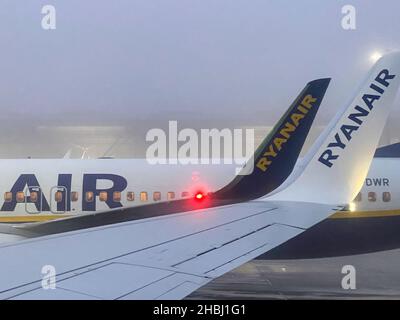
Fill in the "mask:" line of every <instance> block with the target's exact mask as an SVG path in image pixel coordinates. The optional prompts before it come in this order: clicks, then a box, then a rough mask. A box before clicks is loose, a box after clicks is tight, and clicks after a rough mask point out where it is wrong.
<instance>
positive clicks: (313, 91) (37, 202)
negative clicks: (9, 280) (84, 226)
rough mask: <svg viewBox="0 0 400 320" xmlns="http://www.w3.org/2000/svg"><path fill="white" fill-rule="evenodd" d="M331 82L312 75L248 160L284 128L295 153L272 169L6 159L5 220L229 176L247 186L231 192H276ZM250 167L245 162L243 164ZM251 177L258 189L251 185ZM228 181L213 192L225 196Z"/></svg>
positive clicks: (141, 199)
mask: <svg viewBox="0 0 400 320" xmlns="http://www.w3.org/2000/svg"><path fill="white" fill-rule="evenodd" d="M329 82H330V79H319V80H315V81H311V82H310V83H308V84H307V85H306V86H305V88H304V89H303V90H302V91H301V92H300V94H299V95H298V96H297V97H296V98H295V100H294V101H293V103H292V104H291V105H290V107H289V109H288V111H287V113H285V114H284V115H283V117H282V119H281V120H280V122H278V123H277V126H276V127H275V128H274V129H273V130H272V133H271V134H270V135H268V136H267V137H266V138H265V139H264V141H263V142H262V143H261V144H260V146H259V148H258V149H257V150H256V151H255V154H254V156H253V158H252V159H251V160H250V162H249V163H253V162H258V161H265V159H266V156H265V155H262V153H264V152H265V148H267V147H272V144H271V136H274V135H276V134H278V133H280V132H282V134H283V135H284V136H281V137H280V138H279V139H280V140H279V142H280V145H279V146H278V147H279V149H282V148H285V149H289V148H290V149H289V150H292V151H291V152H292V153H293V156H291V157H290V158H288V160H287V162H289V161H290V163H283V162H282V165H281V162H279V161H275V163H274V165H273V167H276V169H275V172H274V174H273V175H271V174H270V172H271V171H272V167H271V168H269V170H268V172H266V173H265V175H263V176H260V177H259V176H258V175H257V174H255V173H254V172H253V173H250V172H246V175H243V174H240V175H238V176H237V177H236V178H235V179H233V177H232V174H233V173H234V172H235V171H234V169H233V168H232V167H231V166H222V167H220V166H213V165H211V166H204V165H179V166H174V165H151V164H149V163H148V162H147V160H146V159H91V160H86V159H85V160H83V159H79V160H78V159H68V158H65V157H64V158H63V159H16V160H0V173H1V175H2V180H1V181H0V190H1V191H2V194H3V195H4V197H3V199H2V202H0V205H1V207H0V223H26V222H38V221H46V220H51V219H59V218H65V217H68V216H73V215H77V214H82V213H94V212H100V211H103V210H108V209H114V208H120V207H133V206H137V205H143V204H147V203H155V202H160V201H165V200H166V201H172V200H177V199H185V198H193V197H195V198H196V199H197V198H199V197H200V198H202V197H203V196H206V194H208V193H209V192H210V191H211V190H213V191H216V190H218V189H221V188H222V187H223V186H224V185H225V184H227V183H228V182H229V181H230V180H231V179H233V181H232V183H231V184H230V185H229V188H232V186H233V185H236V187H238V186H239V187H241V188H245V189H246V192H242V191H241V190H237V191H235V189H234V188H233V189H232V190H230V191H229V195H233V192H238V193H239V194H240V195H241V196H244V195H245V193H247V194H250V193H251V194H252V196H256V195H255V190H258V192H261V193H263V194H265V193H267V192H270V191H272V190H273V189H274V188H275V187H277V186H279V184H280V183H282V182H283V181H284V180H285V179H286V178H287V177H288V176H289V174H290V173H291V171H292V170H293V167H294V165H295V162H296V157H294V155H295V154H298V153H300V151H301V148H302V146H303V144H304V142H305V139H306V137H307V135H308V132H309V130H310V127H311V124H312V122H313V121H314V118H315V115H316V114H317V111H318V109H319V106H320V103H321V101H322V98H323V97H324V94H325V91H326V89H327V87H328V85H329ZM274 131H275V133H274ZM274 148H275V147H274ZM276 151H278V150H276ZM275 156H276V158H277V159H280V157H282V156H283V154H282V152H276V153H275ZM254 157H255V158H254ZM289 159H290V160H289ZM205 167H207V170H206V171H204V168H205ZM246 169H247V168H242V172H244V171H247V170H246ZM248 173H249V174H248ZM267 176H269V179H267V183H264V184H263V188H261V187H259V186H258V184H259V183H260V182H257V181H258V180H259V179H261V180H262V181H264V180H265V179H266V177H267ZM239 181H240V183H238V182H239ZM253 185H254V186H256V189H255V190H251V187H252V186H253ZM227 187H228V186H226V187H225V189H224V190H219V191H218V192H214V195H215V196H219V197H223V193H226V192H227V189H226V188H227ZM236 187H235V188H236ZM1 191H0V192H1ZM198 200H201V199H198ZM203 202H204V201H203ZM198 205H199V204H198ZM198 205H197V207H198ZM203 205H204V204H203Z"/></svg>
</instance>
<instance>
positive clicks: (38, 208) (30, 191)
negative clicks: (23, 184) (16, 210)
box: [25, 187, 43, 214]
mask: <svg viewBox="0 0 400 320" xmlns="http://www.w3.org/2000/svg"><path fill="white" fill-rule="evenodd" d="M42 204H43V194H42V190H41V189H40V187H29V188H26V189H25V211H26V212H27V213H30V214H35V213H41V212H42Z"/></svg>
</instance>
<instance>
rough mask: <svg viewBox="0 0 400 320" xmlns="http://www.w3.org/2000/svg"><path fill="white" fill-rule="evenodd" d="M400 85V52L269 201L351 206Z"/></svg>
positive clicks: (379, 66) (373, 74)
mask: <svg viewBox="0 0 400 320" xmlns="http://www.w3.org/2000/svg"><path fill="white" fill-rule="evenodd" d="M399 83H400V52H394V53H391V54H388V55H385V56H384V57H382V58H381V59H380V60H379V61H378V62H377V63H376V64H375V65H374V66H373V67H372V69H371V71H370V72H369V74H368V76H367V78H366V79H365V81H364V82H363V85H362V86H361V89H360V90H359V91H358V92H357V93H356V95H355V96H354V99H353V100H352V101H351V103H350V104H349V105H346V106H345V108H344V109H342V110H341V111H339V112H338V114H337V115H336V117H335V118H334V119H332V121H331V123H330V124H329V125H328V126H327V128H326V130H325V131H324V133H323V134H322V135H321V136H320V138H319V139H318V140H317V141H316V142H315V144H314V145H313V147H312V148H311V149H310V151H309V153H308V154H307V156H306V157H305V159H304V165H301V166H299V167H297V168H296V170H295V171H294V172H293V173H292V175H291V176H290V177H289V178H288V179H287V181H285V183H284V184H283V185H282V186H281V187H280V188H279V189H277V190H276V191H275V192H274V195H271V197H268V199H269V200H290V201H305V202H318V203H326V204H345V203H348V202H350V201H351V200H352V199H353V198H354V197H355V196H356V194H357V193H358V192H359V190H360V189H361V187H362V184H363V182H364V179H365V177H366V175H367V173H368V170H369V167H370V164H371V161H372V158H373V155H374V152H375V149H376V147H377V145H378V142H379V139H380V136H381V133H382V130H383V128H384V126H385V123H386V120H387V117H388V114H389V111H390V108H391V106H392V104H393V101H394V98H395V96H396V93H397V90H398V87H399Z"/></svg>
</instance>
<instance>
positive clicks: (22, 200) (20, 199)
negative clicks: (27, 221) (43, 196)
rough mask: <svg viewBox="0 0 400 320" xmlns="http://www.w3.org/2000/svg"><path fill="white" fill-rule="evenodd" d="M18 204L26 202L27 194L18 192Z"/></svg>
mask: <svg viewBox="0 0 400 320" xmlns="http://www.w3.org/2000/svg"><path fill="white" fill-rule="evenodd" d="M17 202H25V194H24V193H23V191H18V192H17Z"/></svg>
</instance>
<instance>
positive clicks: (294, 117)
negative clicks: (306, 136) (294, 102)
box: [290, 113, 304, 127]
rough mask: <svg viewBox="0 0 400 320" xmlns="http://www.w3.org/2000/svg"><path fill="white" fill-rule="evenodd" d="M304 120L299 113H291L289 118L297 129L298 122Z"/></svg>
mask: <svg viewBox="0 0 400 320" xmlns="http://www.w3.org/2000/svg"><path fill="white" fill-rule="evenodd" d="M303 118H304V114H300V113H293V114H292V115H291V116H290V119H292V122H293V123H294V125H295V126H296V127H297V126H298V125H299V120H300V119H303Z"/></svg>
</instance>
